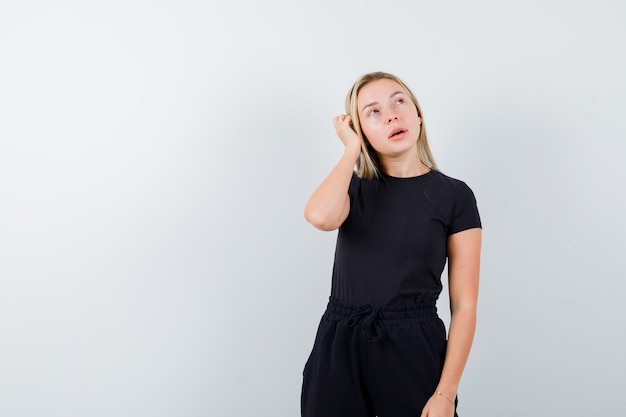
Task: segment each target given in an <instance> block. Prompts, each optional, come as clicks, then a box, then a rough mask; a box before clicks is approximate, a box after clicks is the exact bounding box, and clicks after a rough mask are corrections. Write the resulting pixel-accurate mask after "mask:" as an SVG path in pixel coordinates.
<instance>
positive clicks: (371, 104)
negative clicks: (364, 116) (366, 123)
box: [361, 90, 404, 112]
mask: <svg viewBox="0 0 626 417" xmlns="http://www.w3.org/2000/svg"><path fill="white" fill-rule="evenodd" d="M398 94H404V91H400V90H398V91H395V92H394V93H392V94H391V95H390V96H389V98H393V96H396V95H398ZM377 104H378V102H377V101H374V102H372V103H369V104H366V105H365V106H363V108H362V109H361V112H364V111H365V109H367V108H368V107H371V106H375V105H377Z"/></svg>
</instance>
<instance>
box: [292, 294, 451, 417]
mask: <svg viewBox="0 0 626 417" xmlns="http://www.w3.org/2000/svg"><path fill="white" fill-rule="evenodd" d="M445 350H446V331H445V327H444V324H443V322H442V321H441V319H440V318H439V317H438V316H437V310H436V307H435V304H434V303H429V304H412V305H407V306H386V307H382V308H374V307H371V306H361V307H351V306H345V305H341V304H340V303H338V302H337V301H335V300H333V299H331V301H330V302H329V304H328V308H327V310H326V312H325V313H324V315H323V317H322V320H321V322H320V326H319V329H318V331H317V336H316V338H315V343H314V345H313V350H312V352H311V355H310V357H309V359H308V360H307V363H306V365H305V367H304V380H303V384H302V416H303V417H374V416H379V417H419V415H420V413H421V412H422V409H423V408H424V406H425V405H426V402H427V401H428V399H429V398H430V397H431V396H432V395H433V394H434V393H435V389H436V388H437V384H438V383H439V379H440V377H441V370H442V368H443V361H444V357H445ZM455 416H456V412H455Z"/></svg>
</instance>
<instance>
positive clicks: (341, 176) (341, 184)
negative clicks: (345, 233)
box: [304, 147, 360, 230]
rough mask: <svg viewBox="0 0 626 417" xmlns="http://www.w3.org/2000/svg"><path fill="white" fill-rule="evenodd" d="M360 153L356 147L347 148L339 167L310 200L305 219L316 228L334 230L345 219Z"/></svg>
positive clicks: (334, 169)
mask: <svg viewBox="0 0 626 417" xmlns="http://www.w3.org/2000/svg"><path fill="white" fill-rule="evenodd" d="M359 151H360V149H359V148H356V147H346V148H345V150H344V153H343V155H342V157H341V159H340V160H339V162H338V163H337V165H335V167H334V168H333V169H332V171H331V172H330V173H329V174H328V176H327V177H326V179H324V181H323V182H322V183H321V184H320V186H319V187H318V188H317V189H316V190H315V192H314V193H313V194H312V195H311V197H310V198H309V201H308V203H307V205H306V208H305V209H304V217H305V218H306V220H307V221H308V222H309V223H311V224H312V225H313V226H315V227H316V228H318V229H321V230H334V229H336V228H338V227H339V226H340V225H341V222H342V221H343V219H344V218H345V215H346V214H347V213H346V210H347V209H348V207H349V206H346V205H347V204H348V202H347V198H348V187H349V186H350V180H351V179H352V175H353V172H354V164H355V162H356V159H357V158H358V156H359Z"/></svg>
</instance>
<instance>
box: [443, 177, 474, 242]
mask: <svg viewBox="0 0 626 417" xmlns="http://www.w3.org/2000/svg"><path fill="white" fill-rule="evenodd" d="M476 227H478V228H481V227H482V224H481V221H480V215H479V213H478V206H477V204H476V197H475V196H474V193H473V191H472V190H471V188H469V187H468V186H467V184H465V183H464V182H459V184H458V186H457V187H455V195H454V205H453V207H452V219H451V220H450V229H449V232H448V235H452V234H454V233H458V232H462V231H463V230H467V229H473V228H476Z"/></svg>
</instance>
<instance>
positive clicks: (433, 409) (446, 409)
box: [420, 393, 454, 417]
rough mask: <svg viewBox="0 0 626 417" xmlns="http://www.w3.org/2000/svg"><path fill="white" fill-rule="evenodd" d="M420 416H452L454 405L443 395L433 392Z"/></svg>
mask: <svg viewBox="0 0 626 417" xmlns="http://www.w3.org/2000/svg"><path fill="white" fill-rule="evenodd" d="M420 417H454V405H453V404H452V403H451V402H450V400H448V399H447V398H445V397H444V396H442V395H439V394H436V393H435V394H434V395H433V396H432V397H430V399H429V400H428V402H427V403H426V405H425V406H424V409H423V410H422V414H421V416H420Z"/></svg>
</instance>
